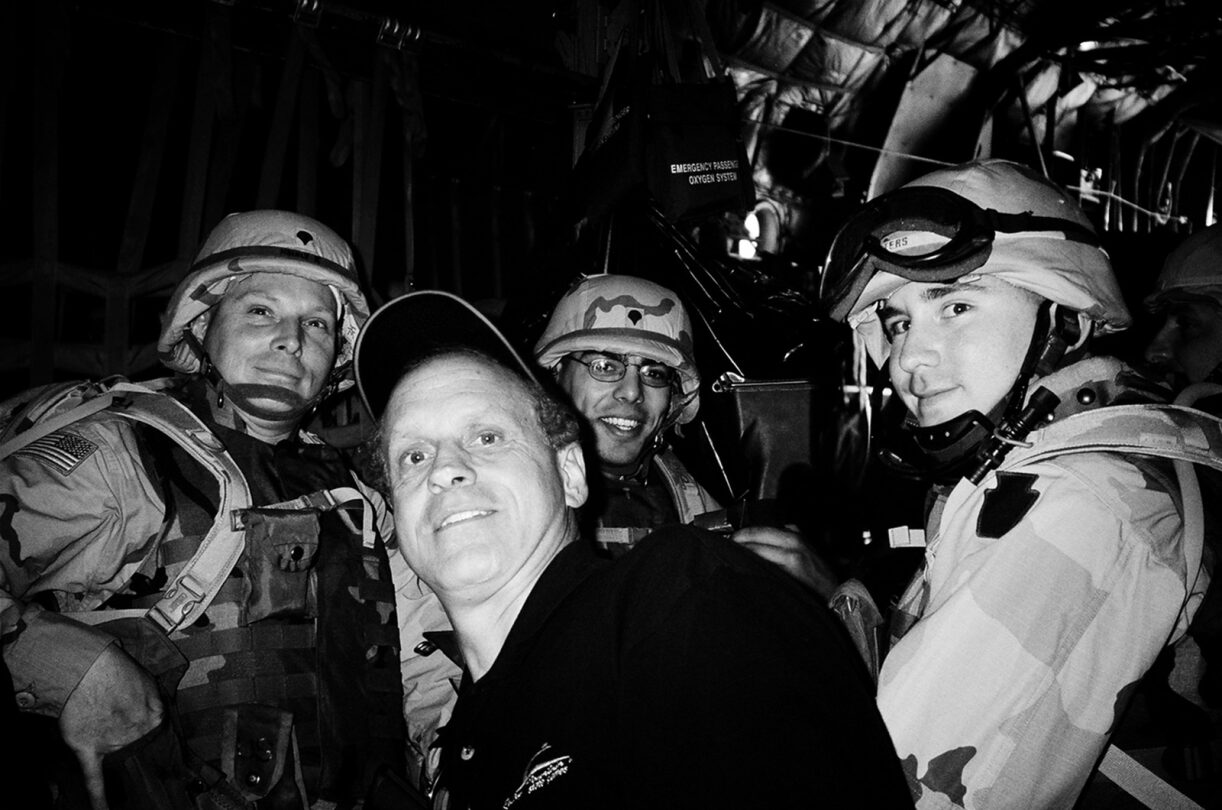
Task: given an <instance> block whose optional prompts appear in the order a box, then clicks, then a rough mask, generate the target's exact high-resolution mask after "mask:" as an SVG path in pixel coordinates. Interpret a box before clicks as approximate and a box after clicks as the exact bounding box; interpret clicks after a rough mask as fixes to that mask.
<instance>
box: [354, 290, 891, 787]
mask: <svg viewBox="0 0 1222 810" xmlns="http://www.w3.org/2000/svg"><path fill="white" fill-rule="evenodd" d="M356 374H357V381H358V385H359V386H360V389H361V393H362V396H364V397H365V400H366V404H367V405H368V407H369V409H370V411H371V412H372V413H373V414H374V416H375V417H377V418H379V419H380V420H381V424H380V428H379V433H378V439H377V447H376V451H377V456H378V459H379V462H380V464H381V466H382V468H383V472H384V474H385V482H386V484H387V486H388V489H389V493H390V497H391V500H392V501H393V504H394V510H395V528H396V534H397V537H398V548H399V550H400V552H401V553H402V555H403V557H404V558H405V559H406V561H407V563H408V565H410V566H411V568H412V569H413V570H414V571H415V572H416V574H417V575H418V576H419V577H420V579H421V580H423V581H424V583H425V584H426V585H427V586H428V587H429V588H430V589H431V590H432V592H433V593H435V594H436V596H437V598H438V599H439V600H440V603H441V606H442V607H443V608H444V610H445V612H446V614H447V616H448V617H449V619H450V622H451V624H452V626H453V628H454V638H455V640H456V642H457V647H458V650H459V651H460V653H461V658H462V659H463V661H464V664H465V666H464V670H465V671H464V675H463V680H462V685H461V687H460V689H459V697H458V703H457V705H456V706H455V708H454V712H453V716H452V717H451V719H450V722H449V723H448V724H447V725H446V726H445V727H444V728H443V729H442V730H441V733H440V736H439V745H440V749H441V768H440V774H441V775H440V777H439V780H438V784H437V785H436V786H434V787H435V789H437V790H442V791H445V792H446V793H447V794H448V806H449V807H451V808H484V807H489V808H491V807H497V808H500V807H515V806H518V807H560V806H563V807H663V806H665V807H668V808H673V807H697V806H698V807H702V808H717V807H745V806H756V805H760V806H774V805H777V806H783V805H787V804H788V805H793V806H798V805H803V806H804V805H807V804H810V803H812V802H822V803H826V804H827V805H828V806H869V807H904V806H910V799H909V794H908V791H907V789H906V787H905V784H904V780H903V777H902V775H901V772H900V769H899V763H898V760H897V759H896V756H895V752H894V749H893V748H892V746H891V743H890V740H889V738H888V736H887V733H886V730H885V728H884V727H883V725H882V722H881V719H880V718H879V715H878V713H877V710H876V709H875V707H874V701H873V696H872V693H871V688H870V685H869V681H868V678H867V676H866V674H865V671H864V669H863V667H862V666H861V663H860V661H859V660H858V659H857V658H856V653H855V652H854V651H853V650H852V647H851V646H850V645H849V643H848V642H847V639H846V638H845V636H844V635H843V633H842V632H841V630H840V628H839V627H838V626H837V624H836V621H837V620H836V619H835V618H834V617H833V615H832V614H831V613H830V612H828V611H827V610H826V609H824V608H823V607H822V606H820V605H818V604H817V601H816V599H815V597H814V596H813V595H812V594H810V593H809V592H807V591H806V590H804V589H803V588H802V587H801V586H799V585H798V584H797V583H795V582H794V581H792V580H791V579H790V578H789V577H787V576H786V575H785V573H784V572H782V571H781V570H780V569H778V568H777V567H776V566H774V565H771V564H769V563H767V562H765V561H763V560H760V559H758V558H757V557H756V556H755V555H754V554H752V553H751V552H749V551H746V550H744V549H742V548H740V547H738V546H736V545H735V544H733V543H732V542H730V541H728V540H726V539H724V538H721V537H718V536H715V535H712V534H709V533H706V532H702V531H700V530H698V529H694V528H691V527H687V526H674V527H667V528H664V529H661V530H659V531H658V532H657V533H655V535H654V536H653V539H651V541H650V542H648V543H642V544H640V545H639V546H638V547H637V548H635V549H634V550H633V551H631V552H629V553H627V554H625V555H623V556H622V557H620V558H619V559H617V560H615V561H608V560H605V559H600V558H597V557H596V556H595V555H594V554H593V550H592V543H589V542H586V541H585V540H583V539H582V538H580V537H579V532H578V521H577V518H576V510H577V509H578V508H579V507H580V506H581V505H582V504H583V503H584V502H585V499H586V495H587V486H586V472H585V461H584V458H583V457H582V452H581V447H580V444H579V443H578V421H577V417H576V415H575V414H574V413H573V412H572V411H571V409H570V408H569V406H567V405H566V404H565V403H564V402H563V401H562V400H561V399H560V398H558V397H555V396H553V395H552V394H550V393H549V392H548V391H547V390H546V389H545V388H543V387H542V386H541V385H540V384H539V383H538V381H537V380H536V378H535V376H534V372H533V369H532V367H531V366H530V365H529V364H527V363H526V362H525V361H523V360H522V359H521V357H520V356H519V355H518V354H517V352H516V351H514V349H513V348H512V347H511V346H510V344H509V343H508V342H507V341H506V340H505V339H504V337H503V336H502V335H501V334H500V333H499V332H498V331H497V330H496V328H495V327H493V326H492V324H491V323H489V322H488V321H487V320H486V319H484V318H483V316H482V315H480V314H479V313H478V312H477V311H476V310H474V309H473V308H472V307H470V306H469V305H467V304H466V303H465V302H463V301H462V300H461V299H458V298H456V297H454V296H451V295H449V294H447V293H442V292H419V293H412V294H409V295H406V296H403V297H402V298H399V299H396V300H395V301H392V302H391V303H389V304H387V305H386V307H384V308H383V309H382V310H380V311H379V312H378V313H375V315H374V316H373V317H372V318H371V319H370V321H369V323H368V325H367V328H366V330H365V331H364V332H363V334H362V336H361V338H360V339H359V341H358V344H357V350H356Z"/></svg>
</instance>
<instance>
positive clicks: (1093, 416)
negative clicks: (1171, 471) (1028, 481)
mask: <svg viewBox="0 0 1222 810" xmlns="http://www.w3.org/2000/svg"><path fill="white" fill-rule="evenodd" d="M1027 439H1028V440H1027V442H1024V444H1029V445H1032V446H1031V447H1027V448H1020V449H1016V450H1015V451H1014V452H1013V453H1011V454H1010V456H1009V457H1008V458H1007V459H1006V460H1005V462H1004V463H1003V464H1002V465H1001V467H999V468H998V469H1001V470H1010V469H1013V468H1015V467H1017V466H1019V465H1025V464H1033V463H1035V462H1037V461H1043V460H1044V459H1047V458H1051V457H1053V456H1063V455H1067V454H1070V453H1121V454H1133V455H1139V456H1152V457H1156V458H1167V459H1172V460H1180V461H1188V462H1191V463H1193V464H1201V465H1204V466H1206V467H1212V468H1213V469H1215V470H1222V419H1219V418H1218V417H1216V416H1212V415H1210V414H1207V413H1205V412H1203V411H1198V410H1195V409H1193V408H1186V407H1183V406H1180V405H1110V406H1108V407H1106V408H1099V409H1096V410H1093V411H1083V412H1081V413H1077V414H1074V415H1073V416H1069V417H1066V418H1065V419H1061V420H1058V421H1056V422H1053V423H1052V424H1050V425H1048V426H1046V427H1043V428H1040V429H1039V430H1036V431H1033V432H1032V433H1031V434H1030V435H1029V436H1028V437H1027Z"/></svg>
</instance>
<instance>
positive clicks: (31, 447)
mask: <svg viewBox="0 0 1222 810" xmlns="http://www.w3.org/2000/svg"><path fill="white" fill-rule="evenodd" d="M97 449H98V446H97V445H96V444H94V443H93V442H91V441H89V440H88V439H86V438H84V437H83V436H78V435H76V434H75V433H69V432H67V431H66V430H57V431H55V432H54V433H49V434H47V435H46V436H43V437H42V438H41V439H37V440H35V441H32V442H30V443H29V444H27V445H26V446H25V447H23V448H21V449H20V450H18V451H17V452H16V453H14V454H13V455H15V456H26V457H28V458H36V459H39V460H41V461H44V462H46V463H47V464H50V465H51V466H52V467H54V468H55V469H57V470H59V471H60V472H61V473H63V474H64V475H67V474H68V473H70V472H72V471H73V470H75V469H76V468H77V467H79V466H80V464H81V462H82V461H84V460H85V459H87V458H89V456H91V455H93V452H94V451H95V450H97Z"/></svg>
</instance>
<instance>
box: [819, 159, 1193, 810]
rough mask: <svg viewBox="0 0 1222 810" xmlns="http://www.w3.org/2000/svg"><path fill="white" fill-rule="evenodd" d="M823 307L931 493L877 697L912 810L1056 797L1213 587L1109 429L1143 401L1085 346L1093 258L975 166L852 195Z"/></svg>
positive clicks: (1089, 230) (903, 465) (1109, 308)
mask: <svg viewBox="0 0 1222 810" xmlns="http://www.w3.org/2000/svg"><path fill="white" fill-rule="evenodd" d="M821 297H822V300H823V302H824V304H825V305H826V308H827V311H828V312H829V313H830V315H831V316H832V317H833V318H835V319H837V320H841V321H845V322H847V323H848V324H849V325H850V326H852V327H853V329H854V330H855V333H856V339H857V341H858V345H859V347H860V348H861V349H862V350H864V351H866V352H868V354H869V355H870V357H871V358H872V359H873V360H874V362H875V363H876V364H878V365H879V367H882V368H885V369H886V370H887V371H888V373H889V375H890V379H891V385H892V387H893V389H894V391H895V393H896V395H898V397H899V398H900V399H901V400H902V401H903V404H904V405H905V406H906V408H907V410H908V417H907V421H906V423H905V425H904V426H903V427H902V429H900V430H898V431H897V433H898V437H897V438H894V439H893V440H892V441H891V443H890V445H889V446H888V447H886V448H884V449H883V452H882V457H883V461H884V463H887V464H890V465H892V466H894V467H896V468H899V469H900V470H902V471H904V472H906V473H908V474H911V475H914V476H918V477H920V478H922V479H924V480H926V481H928V482H929V483H930V484H931V485H932V486H933V490H932V492H931V501H930V503H931V508H930V511H929V513H928V517H927V522H926V526H925V527H924V533H923V535H919V534H915V533H914V535H913V536H915V537H921V538H922V540H921V542H924V541H926V540H927V541H928V543H929V545H928V548H927V553H926V561H925V566H924V568H923V570H922V571H920V572H919V573H918V575H917V576H916V578H915V579H914V581H913V583H912V584H911V585H910V586H909V588H908V590H907V592H906V593H905V594H904V596H903V598H902V599H901V602H900V604H899V606H898V608H897V610H896V612H895V614H894V616H893V618H892V628H891V631H892V632H891V636H892V642H893V645H892V648H891V650H890V652H889V654H888V655H887V657H886V658H885V660H884V661H883V664H882V669H881V673H880V677H879V687H878V700H879V707H880V709H881V711H882V714H883V717H884V719H885V720H886V722H887V725H888V728H889V729H890V731H891V734H892V737H893V739H894V741H895V743H896V749H897V751H898V753H899V755H900V758H901V760H902V762H903V764H904V768H905V771H906V773H907V776H908V779H909V785H910V788H911V789H912V791H913V795H915V796H917V797H918V799H917V805H918V807H923V808H924V807H929V808H932V807H938V808H945V807H967V808H973V807H975V808H983V807H989V808H993V807H1015V808H1019V807H1021V808H1045V807H1068V806H1070V805H1072V804H1073V803H1074V800H1075V798H1076V797H1077V796H1078V795H1079V792H1080V791H1081V790H1082V788H1083V785H1084V784H1085V783H1086V780H1087V778H1088V776H1089V775H1090V773H1091V770H1092V768H1093V767H1094V766H1095V764H1096V763H1097V762H1098V761H1099V759H1100V756H1101V753H1102V752H1103V750H1104V747H1105V745H1106V743H1107V740H1108V735H1109V733H1110V731H1111V729H1112V728H1113V725H1114V723H1115V722H1116V720H1117V717H1118V714H1119V713H1120V712H1121V711H1122V710H1123V709H1124V707H1125V704H1126V701H1127V698H1128V696H1129V695H1130V694H1131V690H1132V687H1133V686H1134V685H1135V684H1136V683H1137V681H1138V680H1139V679H1140V678H1141V677H1142V675H1143V674H1144V672H1145V671H1146V670H1147V668H1149V667H1150V665H1151V663H1152V662H1153V661H1154V659H1155V657H1156V656H1157V655H1158V654H1159V652H1160V650H1162V649H1163V647H1164V645H1166V644H1167V643H1169V642H1170V641H1173V640H1175V639H1177V638H1179V637H1180V636H1181V635H1182V634H1183V632H1184V629H1185V628H1186V626H1187V623H1188V621H1189V620H1190V619H1191V618H1192V614H1193V612H1194V610H1195V607H1196V600H1195V598H1194V597H1193V596H1192V594H1194V593H1195V594H1199V593H1200V592H1201V591H1202V590H1203V588H1204V582H1205V581H1207V579H1208V576H1207V575H1206V574H1205V573H1204V571H1203V570H1202V568H1201V564H1200V559H1201V558H1200V546H1199V542H1196V543H1189V542H1187V541H1186V540H1185V534H1184V532H1183V531H1182V523H1181V515H1180V511H1179V509H1178V508H1177V499H1178V498H1179V492H1178V491H1177V487H1178V482H1177V479H1175V478H1169V477H1168V476H1167V475H1166V474H1164V473H1163V472H1160V469H1163V468H1160V467H1158V466H1157V465H1155V464H1152V463H1150V461H1149V460H1147V459H1145V458H1144V457H1138V456H1137V455H1134V454H1132V453H1130V452H1128V451H1125V452H1121V448H1122V447H1131V446H1132V441H1131V438H1132V436H1131V435H1128V434H1129V431H1126V430H1125V426H1126V424H1128V423H1127V422H1125V419H1127V418H1128V416H1127V414H1128V412H1127V411H1125V412H1124V413H1126V417H1124V418H1121V417H1119V416H1117V417H1112V420H1114V422H1115V424H1112V423H1109V422H1108V421H1107V416H1108V411H1107V407H1108V406H1112V405H1116V404H1118V403H1121V402H1124V401H1126V400H1131V399H1135V398H1139V397H1141V396H1143V395H1144V393H1145V392H1144V391H1143V390H1141V389H1140V387H1138V386H1137V378H1136V376H1135V375H1134V374H1132V373H1131V372H1130V371H1129V370H1128V369H1127V368H1126V367H1124V366H1123V365H1122V364H1120V363H1119V362H1118V361H1115V360H1112V359H1109V358H1102V357H1090V356H1089V355H1088V354H1087V351H1086V348H1087V343H1088V341H1089V338H1090V337H1091V335H1092V334H1100V333H1106V332H1111V331H1116V330H1120V329H1123V328H1125V327H1126V326H1128V324H1129V321H1130V318H1129V314H1128V312H1127V311H1126V310H1125V307H1124V304H1123V302H1122V299H1121V296H1120V292H1119V289H1118V286H1117V283H1116V279H1115V277H1114V275H1113V272H1112V269H1111V266H1110V263H1109V260H1108V257H1107V255H1106V253H1105V252H1104V251H1103V249H1102V247H1101V245H1100V243H1099V240H1098V238H1097V236H1096V234H1095V231H1094V229H1093V227H1092V226H1091V223H1090V221H1089V220H1088V218H1087V217H1086V216H1085V215H1084V214H1083V212H1082V211H1081V209H1080V208H1079V207H1078V205H1077V204H1076V203H1075V202H1074V201H1073V200H1072V199H1071V198H1070V197H1069V196H1068V195H1067V194H1066V193H1065V192H1064V191H1063V190H1061V189H1060V188H1058V187H1057V186H1055V185H1054V184H1052V183H1050V182H1048V181H1046V180H1044V179H1043V178H1040V177H1038V176H1036V175H1035V174H1033V173H1032V172H1030V171H1029V170H1027V169H1026V168H1025V167H1022V166H1019V165H1017V164H1013V163H1009V162H1005V161H983V162H978V163H971V164H965V165H962V166H956V167H951V168H946V169H939V170H937V171H934V172H932V173H930V174H928V175H925V176H923V177H921V178H919V179H917V180H915V181H913V182H911V183H909V184H908V185H906V186H904V187H902V188H900V189H897V190H895V191H893V192H890V193H887V194H884V195H882V196H881V197H879V198H878V199H876V200H873V201H871V202H869V203H867V204H866V206H865V207H864V208H863V210H862V211H861V212H859V213H858V214H857V215H855V216H854V217H853V218H852V219H850V221H849V222H848V223H846V224H845V226H844V227H843V228H842V229H841V230H840V232H839V233H838V235H837V236H836V238H835V240H834V242H833V245H832V247H831V250H830V252H829V254H828V259H827V263H826V264H825V266H824V274H823V280H822V287H821ZM1100 408H1103V409H1104V410H1101V411H1099V412H1098V413H1097V414H1096V413H1092V412H1093V411H1095V409H1100ZM1115 412H1116V413H1120V411H1115ZM1087 419H1090V420H1094V422H1093V423H1092V424H1095V425H1096V426H1097V428H1098V429H1097V430H1096V431H1095V432H1090V431H1087V432H1085V433H1084V432H1082V431H1076V430H1073V429H1072V427H1073V426H1074V425H1078V424H1083V420H1087ZM1175 419H1176V420H1179V421H1181V422H1182V421H1184V419H1187V417H1180V416H1176V417H1175ZM1101 421H1102V424H1101V426H1100V424H1099V423H1100V422H1101ZM1061 424H1063V425H1065V426H1066V432H1068V433H1070V434H1074V436H1073V437H1074V439H1075V440H1076V441H1077V442H1078V446H1077V448H1076V449H1077V450H1078V451H1079V452H1076V453H1075V454H1072V455H1070V454H1068V451H1067V450H1066V442H1067V441H1068V440H1063V439H1057V438H1056V437H1057V436H1058V435H1060V434H1058V432H1057V431H1058V427H1059V425H1061ZM1177 424H1178V423H1177ZM1183 429H1188V426H1187V425H1186V424H1185V425H1183ZM1133 433H1136V431H1134V432H1133ZM1182 435H1183V430H1182V429H1179V428H1178V427H1177V429H1176V430H1170V431H1167V433H1166V436H1165V438H1166V439H1167V441H1169V442H1174V441H1177V440H1178V438H1179V437H1180V436H1182ZM1151 441H1153V439H1152V440H1151ZM880 494H881V493H880Z"/></svg>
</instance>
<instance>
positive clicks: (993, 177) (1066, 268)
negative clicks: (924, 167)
mask: <svg viewBox="0 0 1222 810" xmlns="http://www.w3.org/2000/svg"><path fill="white" fill-rule="evenodd" d="M914 187H933V188H941V189H946V190H948V191H950V192H953V193H954V194H956V195H958V196H959V197H962V198H963V199H965V200H968V201H970V202H971V203H974V204H975V205H976V206H978V207H979V208H982V209H986V210H992V211H995V212H999V213H1001V214H1031V215H1034V216H1035V217H1039V218H1048V219H1053V220H1062V221H1066V223H1067V230H1073V231H1077V232H1089V233H1090V234H1093V233H1094V227H1093V225H1092V224H1091V222H1090V220H1089V219H1088V218H1087V216H1086V214H1085V213H1084V212H1083V211H1082V209H1081V208H1080V207H1079V206H1078V205H1077V204H1076V203H1075V202H1074V201H1073V200H1072V199H1070V197H1069V195H1068V194H1066V193H1065V192H1064V191H1063V190H1062V189H1060V188H1059V187H1057V186H1056V185H1054V184H1053V183H1052V182H1050V181H1048V180H1046V179H1044V178H1042V177H1040V176H1038V175H1036V174H1034V173H1033V172H1031V171H1030V170H1029V169H1027V168H1026V167H1025V166H1022V165H1020V164H1017V163H1012V162H1010V161H1005V160H985V161H978V162H974V163H966V164H962V165H960V166H953V167H949V168H945V169H938V170H936V171H933V172H930V173H929V174H926V175H923V176H922V177H919V178H917V179H916V180H913V181H912V182H910V183H908V184H906V185H905V186H903V187H902V189H908V188H914ZM902 189H901V190H902ZM911 236H913V237H915V238H914V239H913V241H914V242H915V243H924V244H929V243H930V241H931V240H935V241H936V240H937V239H942V240H943V241H946V240H945V238H943V237H938V236H937V235H935V234H921V233H918V234H911ZM848 248H849V249H853V246H848ZM828 264H829V265H830V264H831V259H829V262H828ZM970 273H973V274H981V275H982V274H989V275H993V276H996V277H997V278H998V279H1000V280H1002V281H1005V282H1007V283H1009V284H1013V285H1014V286H1016V287H1020V288H1022V289H1025V290H1029V291H1031V292H1033V293H1035V294H1036V295H1038V296H1040V297H1041V298H1045V299H1047V300H1049V301H1053V302H1055V303H1057V304H1060V305H1062V306H1064V307H1067V308H1069V309H1071V310H1073V311H1075V312H1078V313H1079V319H1080V320H1081V321H1083V324H1082V326H1083V327H1084V328H1085V327H1086V326H1087V325H1088V324H1089V323H1090V322H1093V323H1094V324H1095V328H1096V331H1098V332H1100V333H1107V332H1116V331H1120V330H1122V329H1125V328H1126V327H1128V325H1129V324H1130V322H1131V318H1130V316H1129V312H1128V309H1127V308H1126V307H1125V305H1124V300H1123V297H1122V295H1121V293H1120V287H1119V284H1118V283H1117V281H1116V276H1115V274H1114V273H1113V271H1112V266H1111V263H1110V261H1109V260H1108V257H1107V254H1106V253H1105V252H1104V251H1103V249H1102V248H1101V247H1098V246H1097V245H1094V244H1090V243H1088V242H1086V241H1082V240H1079V239H1075V238H1071V237H1069V236H1068V235H1067V234H1066V233H1061V232H1057V231H1055V230H1053V231H1045V230H1043V229H1039V230H1030V231H1022V232H1016V233H1004V232H1003V233H998V234H996V235H995V237H994V239H993V241H992V243H991V245H990V252H989V253H988V256H987V259H986V260H985V262H984V263H983V265H981V266H980V267H978V268H976V269H974V270H972V271H970ZM966 274H967V273H965V275H966ZM940 280H942V281H948V280H949V279H940ZM908 281H909V279H907V278H904V277H902V276H900V275H896V274H894V273H890V272H878V273H876V274H875V275H874V276H873V277H872V278H870V279H869V281H868V282H867V283H866V284H865V285H864V289H863V290H862V292H861V294H860V296H859V297H858V298H857V300H856V301H855V302H853V304H852V306H851V307H849V308H848V309H847V315H846V320H847V321H848V323H849V324H850V325H851V326H852V327H853V328H854V329H855V330H856V331H857V334H858V337H859V339H860V340H861V341H862V342H863V343H864V346H865V348H866V351H868V352H869V354H870V356H871V357H872V358H873V359H874V361H875V362H876V363H877V364H878V365H879V366H881V365H882V364H883V363H884V362H886V359H887V356H888V354H889V353H890V344H889V342H888V341H887V338H886V336H885V335H884V334H883V330H882V324H881V323H880V322H879V320H878V316H877V308H878V305H879V304H881V303H882V302H884V301H886V299H887V298H888V297H889V296H890V295H891V294H892V293H893V292H895V291H896V290H898V289H899V288H900V287H901V286H903V285H904V284H907V283H908Z"/></svg>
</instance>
